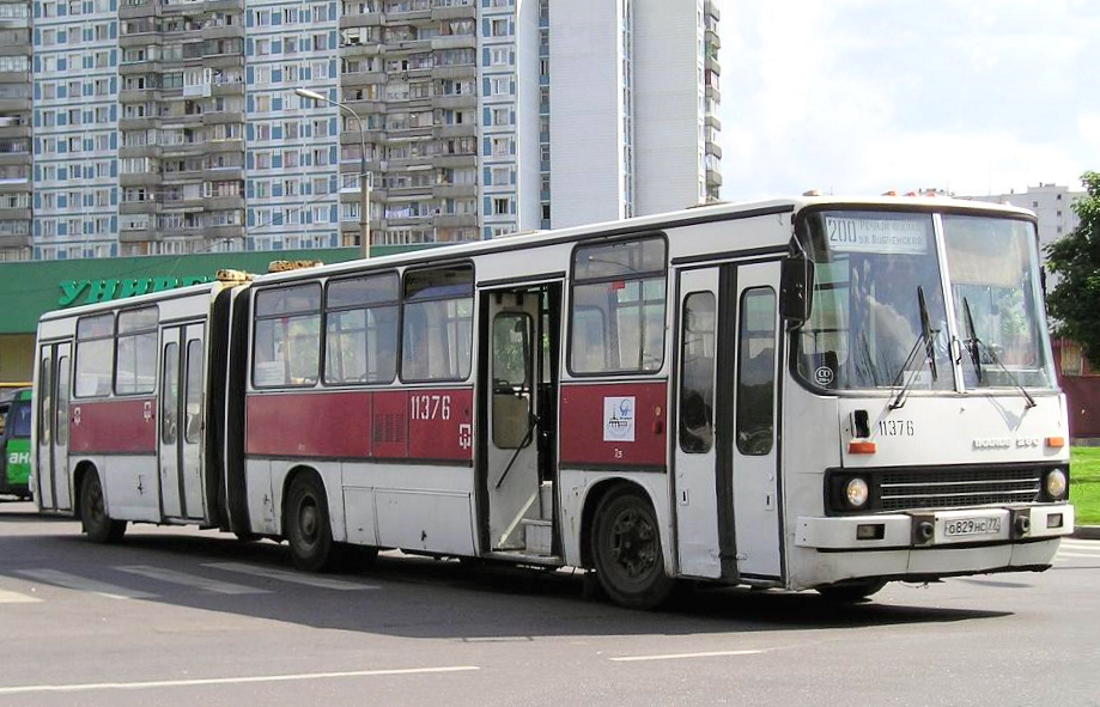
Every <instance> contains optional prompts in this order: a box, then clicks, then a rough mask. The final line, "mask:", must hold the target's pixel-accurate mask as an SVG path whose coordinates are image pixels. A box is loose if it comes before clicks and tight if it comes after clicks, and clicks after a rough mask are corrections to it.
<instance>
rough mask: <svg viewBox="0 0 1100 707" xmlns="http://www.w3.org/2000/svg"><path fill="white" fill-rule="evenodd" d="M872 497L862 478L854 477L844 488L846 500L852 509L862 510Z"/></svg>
mask: <svg viewBox="0 0 1100 707" xmlns="http://www.w3.org/2000/svg"><path fill="white" fill-rule="evenodd" d="M870 497H871V489H870V488H869V487H868V486H867V481H866V480H865V479H863V478H862V477H859V476H854V477H852V478H851V479H849V480H848V483H847V484H845V486H844V498H845V499H846V500H847V501H848V505H849V506H851V507H852V508H862V507H863V506H864V505H866V503H867V499H868V498H870Z"/></svg>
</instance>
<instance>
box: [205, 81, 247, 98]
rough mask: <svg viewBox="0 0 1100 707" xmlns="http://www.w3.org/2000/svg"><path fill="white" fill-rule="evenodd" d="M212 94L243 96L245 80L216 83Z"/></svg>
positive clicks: (212, 88)
mask: <svg viewBox="0 0 1100 707" xmlns="http://www.w3.org/2000/svg"><path fill="white" fill-rule="evenodd" d="M211 94H212V95H215V96H243V95H244V81H227V82H225V83H216V84H214V85H213V86H212V87H211Z"/></svg>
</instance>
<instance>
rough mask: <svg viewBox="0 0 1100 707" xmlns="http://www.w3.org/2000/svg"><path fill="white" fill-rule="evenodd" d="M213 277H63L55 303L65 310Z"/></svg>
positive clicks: (187, 284)
mask: <svg viewBox="0 0 1100 707" xmlns="http://www.w3.org/2000/svg"><path fill="white" fill-rule="evenodd" d="M213 279H214V278H213V276H206V275H189V276H187V277H143V278H139V279H135V280H114V279H103V280H63V281H62V282H61V296H60V297H58V299H57V306H58V308H59V309H64V308H65V307H73V306H76V305H78V304H94V303H96V302H109V301H111V300H116V299H126V298H127V297H136V296H137V295H145V294H149V293H150V292H163V291H164V290H174V289H175V288H177V287H190V286H191V285H199V284H201V283H204V282H210V281H211V280H213Z"/></svg>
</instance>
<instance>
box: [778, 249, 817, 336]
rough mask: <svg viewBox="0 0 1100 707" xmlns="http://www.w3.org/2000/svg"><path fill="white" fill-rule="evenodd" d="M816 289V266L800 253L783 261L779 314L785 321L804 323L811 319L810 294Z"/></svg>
mask: <svg viewBox="0 0 1100 707" xmlns="http://www.w3.org/2000/svg"><path fill="white" fill-rule="evenodd" d="M813 288H814V264H813V262H812V261H811V260H810V259H809V258H807V257H806V256H805V254H802V253H799V254H797V255H791V256H789V257H788V258H787V259H786V260H784V261H783V273H782V276H781V281H780V284H779V312H780V314H782V315H783V317H784V318H785V319H788V320H790V321H792V322H795V323H799V324H800V323H802V322H804V321H806V320H807V319H809V318H810V308H811V304H812V302H813V300H812V298H811V297H810V292H812V291H813Z"/></svg>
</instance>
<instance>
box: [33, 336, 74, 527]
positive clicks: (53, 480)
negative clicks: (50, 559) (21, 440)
mask: <svg viewBox="0 0 1100 707" xmlns="http://www.w3.org/2000/svg"><path fill="white" fill-rule="evenodd" d="M71 361H72V344H71V343H70V342H63V343H58V344H46V345H44V346H42V347H41V348H40V349H39V354H38V365H39V371H38V376H39V378H38V391H39V394H38V408H37V416H38V448H37V450H35V451H36V452H37V454H36V468H35V473H34V478H35V482H36V484H37V489H36V493H37V497H38V502H39V506H40V507H41V508H44V509H50V510H59V511H67V510H71V509H72V506H73V504H72V494H71V492H70V488H69V376H70V368H71V366H70V362H71Z"/></svg>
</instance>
